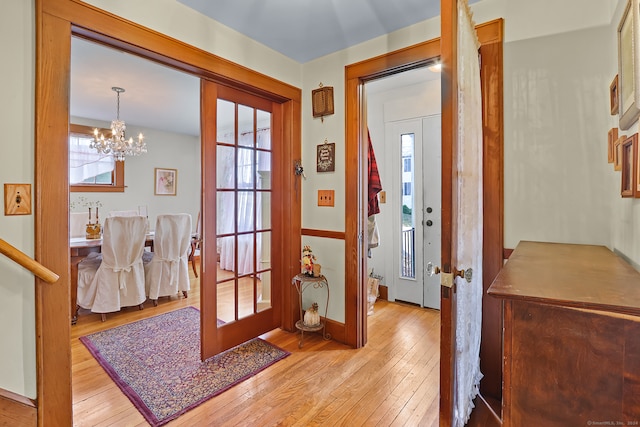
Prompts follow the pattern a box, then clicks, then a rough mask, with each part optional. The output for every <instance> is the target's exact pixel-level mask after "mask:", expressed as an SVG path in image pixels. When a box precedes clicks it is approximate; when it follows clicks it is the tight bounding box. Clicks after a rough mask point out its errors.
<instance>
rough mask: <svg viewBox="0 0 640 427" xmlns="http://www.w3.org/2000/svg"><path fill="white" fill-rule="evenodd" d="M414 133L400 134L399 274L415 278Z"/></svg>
mask: <svg viewBox="0 0 640 427" xmlns="http://www.w3.org/2000/svg"><path fill="white" fill-rule="evenodd" d="M414 140H415V135H414V134H404V135H402V136H401V141H400V142H401V153H402V158H401V162H402V163H401V165H400V171H401V172H400V174H401V185H402V188H401V189H400V191H401V193H400V194H402V206H401V208H400V209H401V212H400V215H401V218H402V225H401V227H402V230H401V233H402V243H401V248H400V258H401V263H400V270H401V271H400V275H401V276H402V277H408V278H412V279H413V278H415V277H416V272H415V243H414V242H415V213H414V209H413V207H414V191H413V188H414V174H413V170H414V167H413V166H414Z"/></svg>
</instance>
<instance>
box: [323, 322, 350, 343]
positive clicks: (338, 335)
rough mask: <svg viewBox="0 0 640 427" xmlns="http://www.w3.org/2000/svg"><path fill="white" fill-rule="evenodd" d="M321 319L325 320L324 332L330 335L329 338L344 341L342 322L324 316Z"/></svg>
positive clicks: (344, 330)
mask: <svg viewBox="0 0 640 427" xmlns="http://www.w3.org/2000/svg"><path fill="white" fill-rule="evenodd" d="M323 321H324V322H326V328H327V329H326V332H327V333H328V334H330V335H331V339H332V340H334V341H338V342H341V343H345V337H346V335H345V332H346V329H345V327H344V323H340V322H336V321H335V320H331V319H325V318H324V317H323Z"/></svg>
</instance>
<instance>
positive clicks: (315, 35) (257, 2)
mask: <svg viewBox="0 0 640 427" xmlns="http://www.w3.org/2000/svg"><path fill="white" fill-rule="evenodd" d="M178 1H179V2H180V3H183V4H185V5H186V6H188V7H191V8H193V9H195V10H198V11H200V12H202V13H204V14H205V15H207V16H209V17H211V18H213V19H215V20H216V21H218V22H220V23H222V24H224V25H227V26H229V27H231V28H234V29H235V30H237V31H239V32H241V33H243V34H245V35H247V36H248V37H250V38H252V39H254V40H256V41H258V42H260V43H262V44H264V45H266V46H268V47H270V48H272V49H274V50H276V51H278V52H281V53H282V54H284V55H286V56H288V57H290V58H292V59H294V60H296V61H298V62H301V63H303V62H306V61H309V60H311V59H314V58H318V57H320V56H323V55H326V54H329V53H332V52H335V51H339V50H342V49H345V48H347V47H349V46H353V45H355V44H358V43H361V42H363V41H366V40H369V39H371V38H374V37H378V36H381V35H383V34H386V33H389V32H392V31H395V30H397V29H400V28H403V27H406V26H408V25H412V24H415V23H417V22H420V21H423V20H425V19H428V18H431V17H434V16H437V15H439V13H440V10H439V9H440V0H393V1H391V0H332V1H330V2H327V3H326V4H325V5H324V6H321V5H320V2H317V1H315V2H312V1H311V0H296V1H295V2H292V1H290V0H269V1H264V0H216V1H215V2H213V1H210V0H178ZM477 1H480V0H469V3H475V2H477ZM240 4H241V5H242V6H241V7H239V5H240ZM401 76H402V77H398V76H396V77H395V78H388V79H387V80H386V81H385V82H384V83H383V84H380V85H376V89H375V90H388V89H389V88H391V87H393V86H395V85H398V84H400V85H403V86H406V85H409V84H414V83H415V82H416V81H419V80H422V79H428V78H429V73H427V72H426V70H424V69H422V70H420V71H415V72H413V73H402V74H401ZM113 86H118V87H122V88H124V89H125V92H124V93H122V94H121V95H120V118H121V119H122V120H124V121H125V122H126V123H127V124H129V125H137V126H140V127H142V128H143V129H142V130H143V131H144V128H152V129H158V130H162V131H167V132H175V133H180V134H186V135H199V132H200V111H199V109H200V102H199V94H200V83H199V80H198V79H197V78H195V77H193V76H190V75H188V74H185V73H182V72H179V71H176V70H174V69H171V68H168V67H165V66H162V65H159V64H157V63H155V62H152V61H149V60H145V59H141V58H139V57H137V56H135V55H131V54H128V53H125V52H121V51H118V50H115V49H111V48H106V47H104V46H101V45H99V44H96V43H92V42H89V41H86V40H83V39H80V38H74V39H73V41H72V45H71V116H76V117H84V118H89V119H95V120H101V121H106V122H110V121H111V120H113V119H115V116H116V93H115V92H113V91H112V90H111V87H113ZM371 89H372V90H373V89H374V87H373V85H372V86H371ZM151 143H152V141H149V144H151Z"/></svg>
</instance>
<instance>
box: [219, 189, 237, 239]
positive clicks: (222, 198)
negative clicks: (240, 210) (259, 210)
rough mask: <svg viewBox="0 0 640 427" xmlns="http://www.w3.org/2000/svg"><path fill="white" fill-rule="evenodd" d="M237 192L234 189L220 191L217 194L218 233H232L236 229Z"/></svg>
mask: <svg viewBox="0 0 640 427" xmlns="http://www.w3.org/2000/svg"><path fill="white" fill-rule="evenodd" d="M234 199H235V193H234V192H232V191H218V194H217V195H216V200H217V201H216V204H217V206H216V234H218V235H220V234H230V233H233V232H234V231H235V228H234V221H235V218H236V212H235V204H234Z"/></svg>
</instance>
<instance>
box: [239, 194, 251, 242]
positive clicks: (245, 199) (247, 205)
mask: <svg viewBox="0 0 640 427" xmlns="http://www.w3.org/2000/svg"><path fill="white" fill-rule="evenodd" d="M237 194H238V215H237V217H238V233H242V232H245V231H253V230H255V228H254V227H255V224H254V221H255V206H254V204H255V203H254V200H253V195H254V192H253V191H238V193H237Z"/></svg>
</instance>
